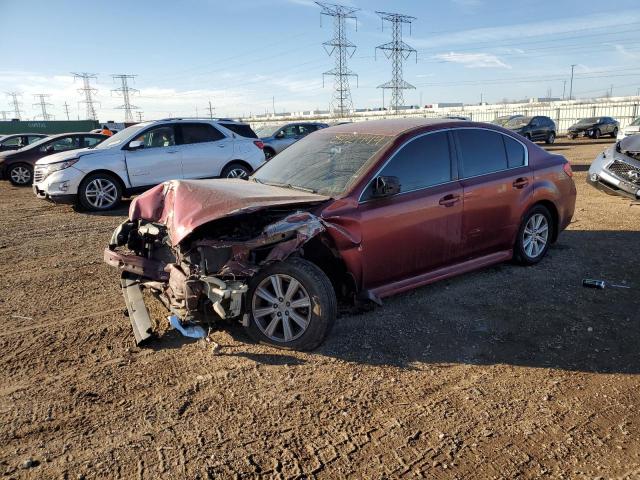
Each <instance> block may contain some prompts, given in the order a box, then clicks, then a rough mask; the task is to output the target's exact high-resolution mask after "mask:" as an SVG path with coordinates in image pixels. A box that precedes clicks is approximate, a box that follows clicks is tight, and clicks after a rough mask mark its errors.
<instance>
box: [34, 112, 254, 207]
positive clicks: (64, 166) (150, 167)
mask: <svg viewBox="0 0 640 480" xmlns="http://www.w3.org/2000/svg"><path fill="white" fill-rule="evenodd" d="M253 135H255V133H254V132H253V130H251V128H250V127H249V126H248V125H245V124H242V123H237V122H234V121H232V120H183V119H169V120H158V121H154V122H145V123H139V124H137V125H133V126H131V127H129V128H125V129H124V130H122V131H121V132H119V133H117V134H115V135H113V136H112V137H110V138H108V139H107V140H105V141H104V142H102V143H100V144H98V145H96V146H95V147H92V148H84V149H81V150H74V151H72V152H63V153H59V154H54V155H51V156H48V157H46V158H42V159H40V160H38V161H37V162H36V165H35V169H34V183H33V191H34V193H35V194H36V195H37V196H38V197H40V198H46V199H49V200H52V201H54V202H56V203H79V204H80V205H81V206H82V207H83V208H85V209H87V210H108V209H110V208H113V207H115V206H116V205H117V204H118V203H119V202H120V199H121V198H122V197H123V196H130V195H132V194H135V193H139V192H141V191H143V190H145V189H147V188H150V187H152V186H154V185H157V184H159V183H162V182H164V181H166V180H173V179H196V178H211V177H229V178H246V177H248V176H249V175H250V174H251V172H253V171H254V170H255V169H256V168H258V167H259V166H260V165H262V164H263V163H264V161H265V158H264V152H263V150H262V149H263V144H262V141H260V140H259V139H258V138H250V137H253Z"/></svg>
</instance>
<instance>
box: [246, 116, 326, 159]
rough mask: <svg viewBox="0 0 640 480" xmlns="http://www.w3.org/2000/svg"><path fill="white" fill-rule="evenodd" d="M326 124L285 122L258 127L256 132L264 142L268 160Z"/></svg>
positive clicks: (265, 154)
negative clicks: (283, 123) (284, 123)
mask: <svg viewBox="0 0 640 480" xmlns="http://www.w3.org/2000/svg"><path fill="white" fill-rule="evenodd" d="M328 126H329V125H327V124H326V123H317V122H313V123H310V122H298V123H287V124H286V125H278V126H275V127H274V126H270V127H263V128H260V129H258V131H257V132H256V133H257V134H258V137H259V138H260V140H262V142H263V143H264V156H265V158H266V159H267V160H269V159H270V158H273V157H274V156H275V155H277V154H278V153H280V152H281V151H283V150H284V149H285V148H287V147H289V146H291V145H293V144H294V143H296V142H297V141H298V140H300V139H301V138H304V137H306V136H307V135H309V134H310V133H313V132H315V131H316V130H320V129H321V128H327V127H328Z"/></svg>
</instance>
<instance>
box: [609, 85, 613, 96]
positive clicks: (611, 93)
mask: <svg viewBox="0 0 640 480" xmlns="http://www.w3.org/2000/svg"><path fill="white" fill-rule="evenodd" d="M609 96H610V97H613V83H612V84H611V88H610V89H609Z"/></svg>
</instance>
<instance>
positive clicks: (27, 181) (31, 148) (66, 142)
mask: <svg viewBox="0 0 640 480" xmlns="http://www.w3.org/2000/svg"><path fill="white" fill-rule="evenodd" d="M105 138H107V136H106V135H99V134H95V133H85V132H78V133H62V134H60V135H52V136H50V137H44V138H41V139H40V140H38V141H37V142H34V143H32V144H30V145H28V146H26V147H24V148H21V149H20V150H15V151H8V152H2V153H0V178H3V179H5V180H9V181H10V182H11V183H12V184H13V185H16V186H20V187H24V186H27V185H31V183H32V181H33V169H34V165H35V164H36V162H37V160H39V159H41V158H48V157H54V156H55V154H56V153H58V152H68V151H69V150H77V149H79V148H87V147H93V146H95V145H97V144H99V143H100V142H101V141H103V140H104V139H105ZM64 154H65V155H68V153H64Z"/></svg>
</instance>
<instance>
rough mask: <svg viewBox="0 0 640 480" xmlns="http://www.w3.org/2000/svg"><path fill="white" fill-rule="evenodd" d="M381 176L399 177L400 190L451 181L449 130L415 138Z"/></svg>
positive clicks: (406, 190) (386, 167)
mask: <svg viewBox="0 0 640 480" xmlns="http://www.w3.org/2000/svg"><path fill="white" fill-rule="evenodd" d="M380 175H383V176H392V177H398V179H399V180H400V186H401V187H400V191H401V192H410V191H412V190H418V189H421V188H425V187H430V186H433V185H438V184H441V183H445V182H449V181H451V179H452V175H451V155H450V150H449V137H448V135H447V133H446V132H437V133H431V134H428V135H423V136H421V137H418V138H416V139H415V140H412V141H411V142H409V143H408V144H406V145H405V146H403V147H401V149H400V150H399V151H398V152H397V153H396V154H395V155H394V156H393V157H392V158H391V161H389V163H387V165H386V166H385V167H384V168H383V169H382V172H380Z"/></svg>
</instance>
